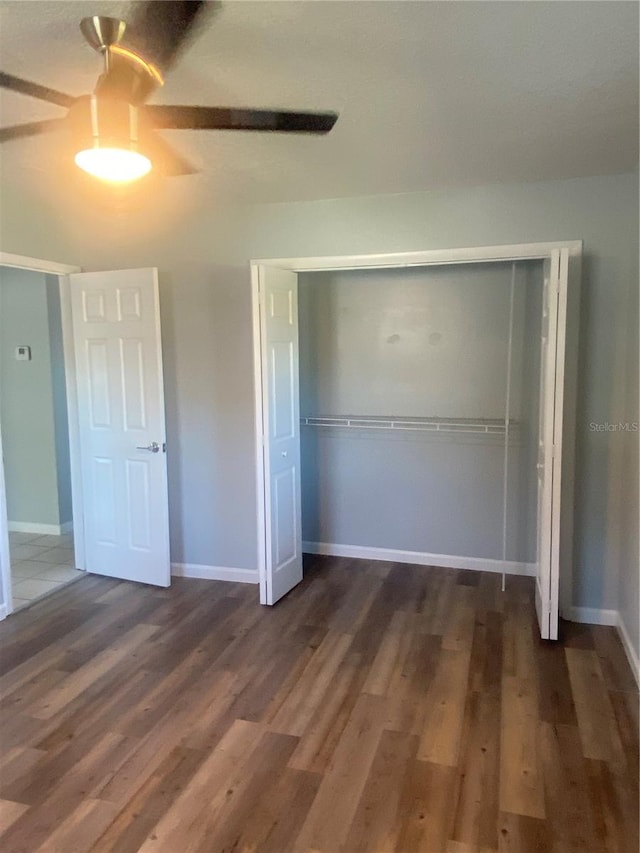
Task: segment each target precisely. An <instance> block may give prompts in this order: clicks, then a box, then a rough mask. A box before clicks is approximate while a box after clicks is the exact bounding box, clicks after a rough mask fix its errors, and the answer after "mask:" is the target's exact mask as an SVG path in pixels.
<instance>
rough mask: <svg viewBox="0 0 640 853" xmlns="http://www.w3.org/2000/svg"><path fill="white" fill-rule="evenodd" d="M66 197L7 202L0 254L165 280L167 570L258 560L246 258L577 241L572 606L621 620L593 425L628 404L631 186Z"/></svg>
mask: <svg viewBox="0 0 640 853" xmlns="http://www.w3.org/2000/svg"><path fill="white" fill-rule="evenodd" d="M67 201H68V200H67V199H64V200H63V199H61V198H60V197H59V196H58V197H57V198H56V199H55V205H56V207H55V208H54V207H53V203H52V202H48V205H49V207H50V208H51V209H52V210H55V211H56V214H55V215H49V212H48V211H47V204H46V203H42V204H39V205H37V206H36V205H35V204H32V203H29V202H28V200H25V198H24V197H23V196H21V195H18V194H16V192H15V191H12V192H4V191H3V193H2V194H0V213H1V214H2V230H3V237H2V248H3V249H4V250H5V251H9V252H21V253H23V254H30V255H32V256H35V257H50V258H52V259H57V260H61V261H64V262H68V263H77V264H80V265H83V266H85V267H86V268H87V269H105V268H114V267H120V268H122V267H127V266H150V265H155V266H158V267H159V268H160V271H161V302H162V319H163V347H164V355H165V368H166V369H165V381H166V403H167V426H168V437H169V449H170V453H169V460H168V461H169V474H170V491H171V498H170V501H171V503H170V511H171V543H172V553H173V559H174V560H177V561H184V562H194V563H204V564H210V565H211V564H213V565H223V566H225V565H226V566H237V567H243V568H255V565H256V526H255V512H254V506H255V469H254V458H253V417H254V412H253V379H252V365H253V354H252V345H251V340H252V338H251V297H250V283H249V269H248V261H249V259H250V258H252V257H253V258H261V257H262V258H266V257H287V256H305V255H323V254H325V255H327V254H331V255H333V254H346V253H367V252H385V251H389V252H393V251H410V250H416V249H430V248H434V249H435V248H446V247H455V246H481V245H495V244H502V243H518V242H530V241H543V240H545V241H546V240H574V239H583V240H584V243H585V257H584V264H583V278H582V301H581V312H580V314H581V316H580V320H581V343H580V375H579V397H578V412H577V436H576V468H577V483H576V515H575V537H574V538H575V548H574V560H575V565H574V591H573V600H574V604H575V605H578V606H584V607H596V608H614V609H617V608H618V607H619V602H620V592H621V588H623V587H624V588H626V584H628V585H629V587H630V589H634V588H635V587H636V586H637V574H638V555H637V550H636V549H635V548H634V546H633V543H632V542H631V541H630V538H629V537H631V535H632V531H631V530H627V534H626V536H627V538H626V541H627V543H628V544H627V550H628V551H629V552H631V553H630V554H629V553H627V552H625V553H624V554H623V553H622V549H621V547H620V538H621V535H622V534H621V533H620V531H619V530H618V527H616V526H615V519H614V514H613V513H610V512H609V510H610V508H611V507H613V506H614V505H621V504H624V505H626V506H628V507H629V515H628V518H629V519H630V521H629V522H627V524H628V525H629V524H630V523H631V522H632V521H633V522H634V527H633V529H635V527H636V525H635V521H637V518H638V511H637V497H635V495H634V490H635V487H634V477H629V481H628V482H627V483H626V484H625V482H624V481H622V480H621V479H620V477H617V476H615V470H614V468H615V466H614V465H613V464H612V463H613V461H614V458H615V457H616V454H617V453H618V451H617V448H618V447H619V446H622V444H623V442H620V435H614V434H611V433H596V432H592V431H591V430H590V429H589V423H590V422H591V421H605V420H609V421H610V422H614V421H618V420H621V419H624V418H625V417H626V416H627V413H628V411H629V408H630V407H631V404H630V402H629V388H630V385H631V384H633V382H631V383H629V382H628V381H627V373H628V369H627V366H628V363H629V360H630V358H636V356H637V349H633V355H632V356H630V355H629V353H630V351H631V350H630V349H629V347H630V346H631V344H630V339H631V338H632V337H633V335H630V334H629V332H628V326H629V325H630V324H631V325H634V328H637V312H636V313H634V307H633V304H632V301H631V298H632V295H633V294H632V291H633V289H634V288H636V289H637V283H638V280H637V253H638V239H637V234H638V177H637V174H629V175H617V176H610V177H592V178H578V179H573V180H566V181H551V182H542V183H529V184H504V185H492V186H484V187H475V188H466V189H453V190H443V191H434V192H416V193H410V194H400V195H392V196H372V197H365V198H357V199H334V200H327V201H318V202H304V203H294V204H279V205H278V204H275V205H260V206H256V207H253V208H249V209H246V210H243V209H240V208H234V207H233V206H231V205H229V204H226V203H224V201H223V200H221V199H220V198H218V197H215V196H214V197H209V196H208V195H207V193H206V187H204V186H203V185H202V184H201V183H199V182H198V178H197V177H196V178H186V179H179V180H175V181H173V182H172V181H167V182H166V184H165V185H164V186H163V188H162V190H161V191H160V192H159V194H158V195H157V197H155V198H154V200H153V205H152V206H150V207H149V208H148V209H147V210H144V211H135V212H134V213H133V214H132V215H131V216H126V215H125V214H123V213H121V212H119V211H117V212H116V213H115V214H114V213H108V212H105V213H100V212H98V211H94V210H91V209H87V208H78V207H73V206H69V207H62V205H63V204H66V203H67ZM14 213H15V216H13V214H14ZM45 221H46V222H47V223H48V225H45V224H44V223H45ZM63 225H64V226H65V228H66V231H63V230H62V226H63ZM631 451H633V452H635V451H634V449H633V448H631V449H630V453H631ZM622 467H623V466H621V467H620V470H622ZM634 501H635V504H634ZM634 520H635V521H634ZM622 538H624V537H622Z"/></svg>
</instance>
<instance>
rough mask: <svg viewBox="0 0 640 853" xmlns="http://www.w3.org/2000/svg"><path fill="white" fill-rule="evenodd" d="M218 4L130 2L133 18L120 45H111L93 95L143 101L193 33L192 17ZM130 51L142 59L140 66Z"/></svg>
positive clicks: (165, 0) (179, 0)
mask: <svg viewBox="0 0 640 853" xmlns="http://www.w3.org/2000/svg"><path fill="white" fill-rule="evenodd" d="M219 5H220V4H219V3H218V2H211V0H210V2H204V0H144V2H137V3H134V4H133V6H134V15H133V19H132V21H131V23H130V24H129V25H128V26H127V27H126V30H125V35H124V38H123V40H122V45H116V46H115V47H114V48H113V54H112V56H111V61H110V63H109V68H108V70H107V71H106V72H105V73H104V74H102V75H101V76H100V79H99V80H98V83H97V86H96V89H95V92H96V94H97V95H103V96H106V97H109V98H122V99H124V100H127V101H129V102H130V103H132V104H136V105H139V104H142V103H144V102H145V101H146V100H147V98H148V97H149V95H150V94H151V92H153V90H154V89H156V88H157V87H158V86H159V85H161V83H162V74H163V72H164V71H166V70H167V69H168V68H169V67H170V66H171V65H173V63H174V62H175V59H176V57H177V55H178V53H179V52H180V50H181V49H182V48H183V47H184V46H185V44H186V43H187V41H188V40H189V36H191V35H193V33H194V31H195V23H196V20H198V18H201V17H203V12H204V9H205V8H207V10H208V11H212V10H213V9H215V8H217V7H218V6H219ZM121 48H123V49H124V52H122V51H121ZM131 54H133V56H134V57H139V58H140V59H142V60H143V63H142V66H141V65H140V64H139V63H138V62H136V61H135V59H134V58H133V59H132V56H131ZM145 64H146V67H147V70H146V71H145V70H144V66H145ZM149 66H150V68H151V72H149Z"/></svg>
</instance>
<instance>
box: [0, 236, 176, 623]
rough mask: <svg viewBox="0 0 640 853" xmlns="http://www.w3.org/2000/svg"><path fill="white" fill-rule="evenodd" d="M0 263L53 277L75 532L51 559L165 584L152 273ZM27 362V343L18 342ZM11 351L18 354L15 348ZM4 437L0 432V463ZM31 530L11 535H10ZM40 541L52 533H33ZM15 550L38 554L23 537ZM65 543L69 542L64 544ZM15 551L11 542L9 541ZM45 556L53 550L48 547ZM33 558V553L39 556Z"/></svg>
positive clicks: (4, 553)
mask: <svg viewBox="0 0 640 853" xmlns="http://www.w3.org/2000/svg"><path fill="white" fill-rule="evenodd" d="M0 265H2V266H7V267H11V268H17V269H20V270H30V271H34V272H37V273H46V274H49V275H53V276H57V277H58V285H59V305H60V319H61V327H62V350H63V354H64V358H63V361H64V368H65V370H64V373H65V376H64V378H65V385H66V398H67V412H68V447H69V463H70V464H69V467H70V479H71V515H72V532H71V533H70V534H69V532H67V530H66V529H64V528H62V526H60V535H61V536H64V537H67V538H65V540H64V541H63V542H61V543H60V544H58V543H53V544H54V545H55V546H57V547H64V549H65V550H66V552H67V553H66V554H65V555H63V554H62V553H61V551H57V553H55V554H52V555H51V556H50V559H54V558H55V559H57V558H59V557H61V556H66V557H70V556H71V554H70V553H69V552H70V551H71V548H70V547H69V546H71V544H72V546H73V557H74V559H73V562H74V563H75V566H74V568H75V569H78V570H85V571H87V572H91V573H95V574H101V575H107V576H109V577H113V578H118V579H124V580H133V581H137V582H142V583H149V584H154V585H158V586H169V584H170V554H169V518H168V486H167V470H166V434H165V420H164V386H163V375H162V349H161V333H160V307H159V291H158V276H157V270H156V269H155V268H149V269H136V270H112V271H105V272H99V273H81V272H80V271H79V269H78V268H77V267H71V266H65V265H62V264H57V263H52V262H48V261H41V260H37V259H33V258H27V257H23V256H18V255H11V254H9V253H4V252H0ZM16 346H17V347H18V349H20V350H21V351H20V353H19V355H20V356H22V350H24V351H25V352H26V353H27V355H28V351H27V347H28V342H25V341H20V344H16ZM14 350H15V347H14ZM1 457H2V433H1V431H0V458H1ZM8 520H10V519H8V517H7V493H6V486H5V464H4V462H3V464H0V578H1V581H2V587H1V593H2V597H1V599H0V619H1V618H4V617H5V616H6V615H8V614H9V613H11V612H13V607H12V599H13V596H12V578H11V571H10V548H9V530H8ZM20 532H33V531H19V530H13V531H12V534H13V533H20ZM39 535H51V533H42V532H41V533H40V534H39ZM11 538H12V539H14V540H15V539H16V538H18V539H22V541H19V542H18V543H17V545H15V547H21V546H25V547H24V549H23V550H22V551H21V552H19V553H22V554H23V555H24V554H27V553H30V554H31V555H34V554H35V552H34V551H31V552H29V550H28V549H29V547H30V548H32V549H33V548H35V549H39V548H40V547H42V548H44V545H50V544H51V542H50V541H46V540H43V541H41V543H40V544H38V543H36V542H34V541H31V542H27V541H25V540H24V538H23V537H15V536H12V537H11ZM71 538H72V540H73V541H72V543H71ZM12 544H13V543H12ZM49 550H52V549H49ZM40 553H44V551H40V552H39V553H38V554H35V555H36V556H39V554H40Z"/></svg>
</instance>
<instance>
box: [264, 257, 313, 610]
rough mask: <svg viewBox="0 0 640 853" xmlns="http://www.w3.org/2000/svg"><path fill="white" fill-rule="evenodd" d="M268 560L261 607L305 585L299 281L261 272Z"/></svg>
mask: <svg viewBox="0 0 640 853" xmlns="http://www.w3.org/2000/svg"><path fill="white" fill-rule="evenodd" d="M258 279H259V302H260V339H261V364H262V417H263V424H262V429H263V433H262V434H263V437H264V446H263V457H264V482H265V495H264V501H265V518H266V525H265V527H266V529H265V542H266V559H265V566H264V571H262V573H261V578H260V601H261V603H262V604H275V602H276V601H278V599H280V598H282V596H283V595H286V593H288V592H289V590H290V589H292V588H293V587H294V586H295V585H296V584H298V583H300V581H301V580H302V529H301V528H302V513H301V493H300V400H299V386H298V277H297V275H296V274H295V273H293V272H289V271H288V270H278V269H272V268H271V267H262V266H261V267H259V268H258Z"/></svg>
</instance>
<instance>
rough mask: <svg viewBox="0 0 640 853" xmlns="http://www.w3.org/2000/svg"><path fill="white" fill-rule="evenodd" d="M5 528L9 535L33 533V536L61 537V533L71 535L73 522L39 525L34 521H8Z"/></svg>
mask: <svg viewBox="0 0 640 853" xmlns="http://www.w3.org/2000/svg"><path fill="white" fill-rule="evenodd" d="M7 527H8V529H9V533H33V535H34V536H35V535H40V536H42V535H45V536H62V534H63V533H71V531H72V530H73V522H72V521H65V523H64V524H39V523H38V522H34V521H9V522H8V523H7Z"/></svg>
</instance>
